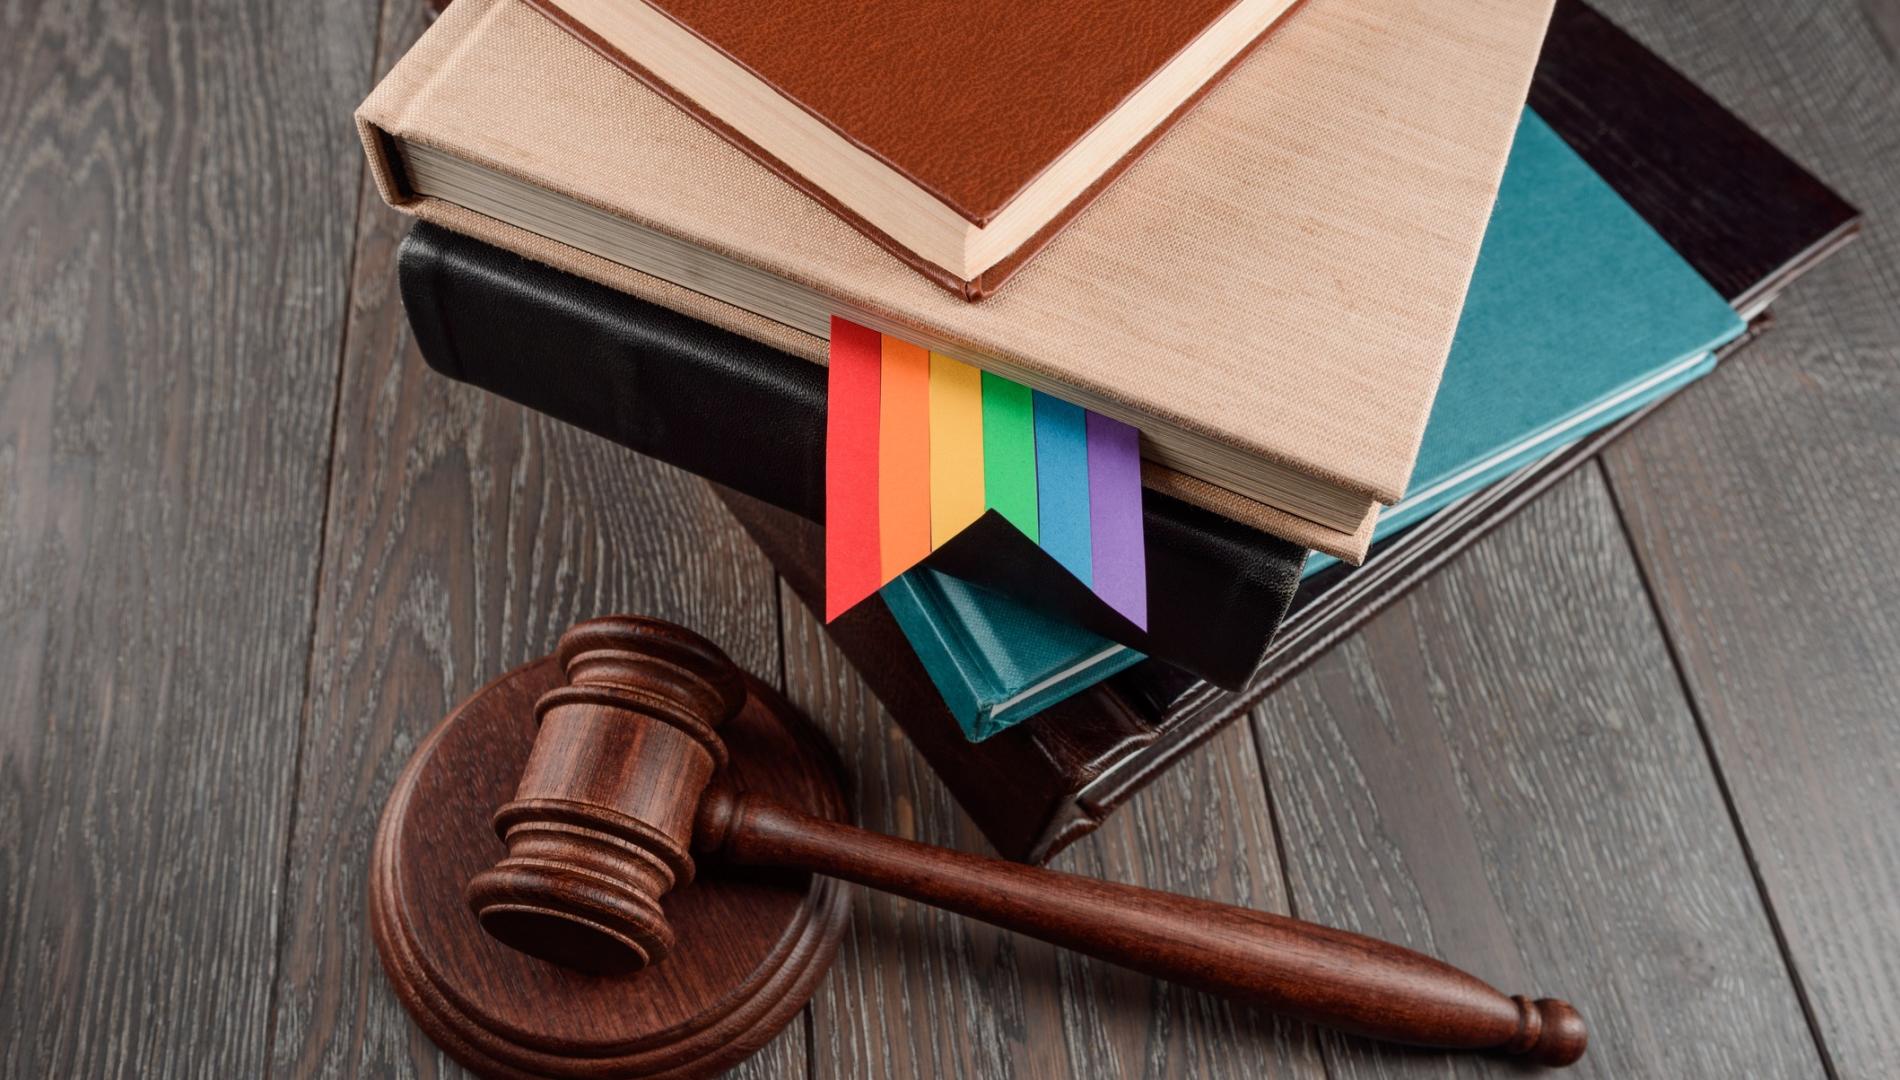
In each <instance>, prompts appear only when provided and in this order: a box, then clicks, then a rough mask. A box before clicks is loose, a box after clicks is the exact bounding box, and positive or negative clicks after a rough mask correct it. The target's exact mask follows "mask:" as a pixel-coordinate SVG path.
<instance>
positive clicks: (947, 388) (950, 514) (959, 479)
mask: <svg viewBox="0 0 1900 1080" xmlns="http://www.w3.org/2000/svg"><path fill="white" fill-rule="evenodd" d="M982 516H983V375H982V372H980V371H978V370H977V369H976V368H973V367H971V366H970V365H968V364H966V363H963V362H962V361H960V360H952V359H951V358H949V357H948V356H944V355H941V354H939V353H934V352H933V353H931V354H930V547H931V549H932V550H933V551H934V550H935V549H937V548H939V547H941V546H943V544H944V542H945V541H947V540H949V539H950V538H951V537H953V536H955V535H956V534H958V533H960V532H962V531H963V530H964V529H965V528H966V527H967V526H968V525H969V524H970V523H971V522H973V521H975V520H976V519H977V518H979V517H982Z"/></svg>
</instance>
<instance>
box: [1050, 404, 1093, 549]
mask: <svg viewBox="0 0 1900 1080" xmlns="http://www.w3.org/2000/svg"><path fill="white" fill-rule="evenodd" d="M1035 413H1036V488H1037V497H1038V504H1037V506H1038V513H1037V525H1038V531H1039V532H1040V533H1041V535H1040V536H1038V537H1037V542H1038V543H1040V544H1041V545H1042V550H1044V551H1046V552H1048V553H1049V554H1050V555H1051V556H1052V557H1053V558H1054V559H1055V560H1056V561H1057V562H1059V563H1061V564H1062V565H1063V566H1064V567H1067V568H1068V571H1069V572H1070V573H1072V574H1074V575H1075V576H1076V577H1077V578H1078V579H1080V580H1081V581H1082V582H1083V583H1084V584H1089V583H1091V582H1092V577H1093V575H1092V571H1091V566H1092V563H1093V559H1094V550H1093V545H1092V543H1091V541H1090V538H1089V443H1088V430H1087V421H1086V419H1085V416H1086V414H1085V413H1084V412H1083V410H1082V408H1081V407H1080V406H1078V405H1071V404H1069V403H1068V402H1066V401H1061V400H1059V399H1057V398H1052V397H1050V396H1049V395H1047V394H1044V393H1041V392H1037V394H1036V396H1035Z"/></svg>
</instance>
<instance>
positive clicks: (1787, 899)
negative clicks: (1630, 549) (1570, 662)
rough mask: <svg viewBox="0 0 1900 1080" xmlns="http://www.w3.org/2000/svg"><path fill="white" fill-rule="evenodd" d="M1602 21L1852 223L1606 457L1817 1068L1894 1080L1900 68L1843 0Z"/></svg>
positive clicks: (1898, 1047) (1694, 7)
mask: <svg viewBox="0 0 1900 1080" xmlns="http://www.w3.org/2000/svg"><path fill="white" fill-rule="evenodd" d="M1606 7H1607V8H1608V10H1609V11H1610V12H1611V13H1612V14H1613V15H1615V16H1616V17H1618V18H1620V19H1622V20H1623V21H1624V23H1625V25H1627V26H1628V27H1629V28H1630V29H1631V30H1632V31H1633V32H1635V33H1636V34H1638V35H1639V36H1640V37H1642V38H1643V39H1644V40H1645V41H1646V42H1648V43H1649V44H1650V45H1651V46H1652V47H1655V48H1657V49H1658V50H1659V51H1660V52H1662V53H1663V54H1664V55H1665V56H1669V57H1671V58H1672V59H1673V60H1674V61H1675V62H1676V63H1678V64H1679V65H1680V66H1682V67H1683V68H1684V69H1685V70H1686V71H1687V72H1688V73H1689V74H1690V75H1691V76H1692V77H1694V78H1696V79H1698V80H1700V81H1702V82H1703V83H1704V84H1705V85H1706V86H1708V88H1709V89H1710V90H1711V91H1712V92H1713V93H1714V94H1715V95H1716V96H1717V97H1719V98H1721V99H1722V100H1723V102H1724V103H1725V104H1727V105H1728V106H1729V107H1731V108H1733V109H1735V110H1736V111H1737V112H1739V113H1740V114H1741V115H1742V116H1743V117H1744V118H1746V119H1747V120H1749V121H1750V122H1752V123H1754V124H1756V125H1757V126H1759V127H1760V128H1761V129H1762V130H1763V131H1764V132H1765V133H1767V134H1768V135H1769V136H1770V137H1771V138H1772V139H1774V140H1775V142H1776V143H1778V144H1779V145H1780V146H1781V147H1783V148H1784V149H1785V150H1787V151H1788V152H1789V153H1791V154H1793V155H1794V156H1795V157H1797V158H1800V159H1801V160H1802V161H1804V162H1805V163H1807V164H1808V165H1809V167H1811V168H1813V169H1814V170H1815V171H1816V172H1817V173H1818V174H1819V175H1820V176H1822V177H1823V178H1825V179H1826V180H1828V181H1829V182H1830V183H1832V184H1834V185H1836V186H1837V187H1839V188H1840V189H1841V191H1842V192H1843V193H1844V194H1845V195H1846V196H1847V197H1848V198H1849V199H1850V200H1852V201H1854V202H1856V203H1858V204H1859V205H1860V206H1861V207H1862V209H1863V210H1864V211H1865V212H1866V215H1867V226H1866V231H1865V234H1864V236H1863V237H1862V238H1861V240H1860V241H1858V242H1857V243H1855V244H1854V245H1852V246H1850V247H1849V248H1847V249H1846V250H1845V251H1843V252H1842V253H1841V254H1840V255H1839V256H1838V257H1836V258H1835V259H1834V260H1833V261H1832V262H1830V263H1829V264H1828V265H1826V266H1825V267H1823V268H1822V269H1821V270H1820V271H1819V272H1817V273H1816V274H1815V275H1814V276H1813V277H1811V278H1809V279H1807V280H1805V281H1803V282H1801V283H1800V284H1799V285H1798V286H1797V287H1796V288H1795V289H1794V290H1793V291H1792V292H1791V293H1790V295H1788V296H1786V297H1784V298H1783V299H1782V301H1781V302H1780V303H1778V304H1777V305H1776V309H1775V310H1776V313H1777V315H1778V320H1777V325H1776V328H1775V330H1774V332H1773V333H1771V334H1769V335H1767V337H1766V338H1764V339H1763V341H1762V342H1761V343H1760V344H1759V345H1757V346H1756V347H1755V348H1753V349H1751V350H1750V351H1749V352H1747V353H1745V354H1743V356H1742V357H1741V358H1740V359H1739V362H1737V363H1736V364H1734V365H1732V366H1730V367H1728V368H1726V369H1724V370H1723V371H1721V372H1720V373H1718V374H1717V376H1716V377H1714V378H1712V379H1710V380H1709V381H1708V383H1707V384H1706V385H1704V386H1701V387H1698V388H1696V390H1695V391H1694V392H1692V393H1689V394H1687V395H1685V396H1684V398H1683V399H1682V400H1681V401H1679V402H1677V403H1675V405H1674V407H1672V408H1670V409H1668V410H1667V411H1665V412H1664V413H1663V414H1662V415H1660V416H1659V417H1657V418H1656V419H1654V420H1652V421H1651V422H1650V423H1648V424H1646V425H1644V426H1643V427H1642V428H1641V429H1640V430H1638V431H1637V432H1636V433H1635V434H1634V435H1633V436H1632V437H1631V438H1628V439H1625V440H1623V441H1622V442H1621V443H1620V444H1618V445H1617V446H1616V447H1614V448H1613V449H1612V450H1611V451H1610V452H1609V454H1607V455H1606V457H1605V464H1606V466H1607V469H1608V474H1609V477H1610V480H1611V486H1612V490H1613V492H1614V494H1615V496H1616V499H1617V501H1618V504H1619V506H1620V508H1621V510H1622V512H1623V513H1624V515H1625V517H1626V518H1627V519H1628V525H1629V531H1630V534H1631V537H1632V541H1633V544H1634V546H1635V549H1636V552H1637V554H1638V556H1639V557H1640V560H1641V564H1642V567H1643V571H1644V573H1645V574H1646V576H1647V578H1648V581H1649V583H1650V585H1651V587H1652V589H1653V591H1654V592H1655V595H1656V603H1657V607H1658V609H1659V611H1660V614H1661V618H1662V622H1663V625H1664V627H1665V628H1666V629H1667V631H1668V633H1669V635H1670V637H1671V640H1672V641H1673V643H1674V649H1675V653H1676V655H1677V657H1678V659H1679V661H1680V663H1681V667H1682V670H1683V678H1684V682H1685V683H1686V685H1687V686H1688V688H1689V690H1690V693H1691V695H1692V699H1693V702H1694V705H1695V708H1696V710H1697V712H1698V714H1699V715H1700V718H1701V721H1702V723H1703V725H1704V726H1705V728H1706V729H1707V736H1708V740H1709V743H1710V744H1711V746H1712V747H1713V749H1714V752H1715V754H1716V758H1717V760H1718V761H1719V762H1720V764H1721V766H1722V769H1723V773H1724V775H1725V777H1726V780H1727V783H1728V789H1729V792H1730V794H1731V795H1732V797H1733V800H1734V805H1735V813H1736V816H1737V818H1738V820H1739V821H1740V822H1741V824H1742V826H1743V830H1744V833H1745V835H1746V836H1747V838H1748V841H1749V843H1750V845H1751V847H1752V850H1753V855H1754V859H1755V862H1756V864H1757V868H1758V871H1759V873H1760V875H1761V880H1762V884H1763V886H1764V888H1765V889H1766V893H1767V896H1768V898H1769V901H1770V903H1771V905H1772V907H1773V909H1774V911H1775V913H1776V914H1777V916H1778V920H1779V925H1780V930H1781V932H1782V934H1783V935H1784V936H1785V938H1786V941H1787V947H1788V950H1789V952H1790V954H1791V956H1792V959H1793V964H1794V969H1795V971H1796V973H1797V975H1798V976H1799V978H1800V980H1801V983H1802V985H1803V986H1804V987H1805V988H1806V991H1807V993H1808V997H1809V1002H1810V1005H1811V1007H1812V1009H1813V1012H1814V1016H1815V1023H1816V1026H1817V1028H1818V1029H1819V1031H1820V1032H1821V1034H1822V1036H1823V1039H1824V1042H1825V1044H1826V1048H1827V1051H1828V1053H1829V1054H1830V1056H1831V1058H1832V1064H1833V1067H1834V1069H1835V1071H1836V1073H1837V1074H1838V1075H1841V1076H1872V1075H1881V1074H1891V1073H1892V1072H1893V1070H1894V1068H1895V1066H1896V1065H1897V1064H1900V1031H1896V1029H1895V1026H1894V1024H1893V1018H1894V1017H1895V1016H1896V1015H1900V842H1897V841H1896V839H1895V837H1896V835H1900V831H1897V830H1896V826H1900V794H1897V792H1900V788H1897V787H1896V782H1895V778H1896V777H1897V776H1900V724H1896V722H1895V718H1896V717H1900V614H1897V613H1900V576H1896V574H1895V573H1894V567H1895V566H1896V565H1900V532H1897V531H1896V530H1895V528H1894V523H1895V518H1894V498H1895V492H1896V491H1897V490H1900V420H1897V419H1896V418H1900V123H1896V117H1900V69H1897V68H1896V66H1895V65H1894V63H1893V62H1892V58H1891V54H1889V53H1887V52H1886V51H1885V50H1884V49H1883V48H1882V47H1881V45H1880V43H1879V42H1878V41H1877V40H1876V39H1875V38H1874V36H1872V35H1871V34H1870V32H1869V29H1870V28H1869V23H1868V20H1867V18H1866V17H1865V14H1864V13H1863V12H1862V11H1861V10H1860V9H1858V8H1857V7H1856V5H1855V4H1853V3H1850V2H1847V0H1830V2H1828V3H1819V4H1802V5H1774V4H1755V5H1748V6H1746V7H1737V6H1736V5H1732V4H1724V3H1716V2H1702V3H1694V4H1677V5H1652V4H1639V3H1633V2H1629V0H1617V2H1615V3H1610V4H1607V5H1606ZM1875 10H1876V11H1878V10H1884V11H1885V12H1887V14H1888V16H1889V17H1891V15H1892V14H1893V13H1894V12H1895V10H1896V9H1895V7H1894V6H1893V5H1892V4H1891V3H1883V4H1879V5H1876V6H1875ZM1886 25H1888V26H1892V25H1894V24H1893V23H1892V21H1891V18H1889V21H1888V22H1887V23H1886Z"/></svg>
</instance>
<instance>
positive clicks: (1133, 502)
mask: <svg viewBox="0 0 1900 1080" xmlns="http://www.w3.org/2000/svg"><path fill="white" fill-rule="evenodd" d="M1088 438H1089V531H1090V533H1091V534H1092V535H1093V540H1092V549H1093V554H1094V558H1093V560H1092V561H1093V564H1094V566H1093V570H1094V572H1093V574H1092V576H1091V578H1090V581H1089V585H1090V587H1092V588H1093V589H1094V590H1095V595H1097V596H1099V597H1101V598H1102V599H1103V601H1105V602H1106V603H1107V604H1108V606H1109V607H1112V608H1114V609H1115V610H1116V611H1119V612H1121V613H1122V615H1123V616H1124V617H1126V618H1127V619H1128V621H1129V622H1132V623H1134V624H1135V625H1136V626H1138V627H1140V628H1142V629H1143V630H1146V629H1148V552H1147V545H1146V544H1145V543H1144V542H1143V540H1142V525H1141V436H1140V434H1139V433H1138V432H1137V431H1136V430H1135V429H1134V428H1132V427H1129V426H1128V425H1127V424H1124V423H1122V422H1121V421H1119V420H1110V419H1109V418H1108V417H1106V416H1097V415H1095V414H1094V413H1089V414H1088Z"/></svg>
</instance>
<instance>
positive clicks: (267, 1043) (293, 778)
mask: <svg viewBox="0 0 1900 1080" xmlns="http://www.w3.org/2000/svg"><path fill="white" fill-rule="evenodd" d="M388 19H389V2H388V0H378V3H377V6H376V20H375V24H374V25H375V34H376V40H375V42H374V43H373V44H372V46H371V48H370V73H371V75H374V74H375V73H376V72H378V71H381V70H382V68H383V39H384V32H385V30H386V29H387V27H386V26H385V23H386V22H387V21H388ZM365 170H366V165H365V164H364V162H363V161H362V159H360V158H359V159H357V167H356V206H355V209H354V211H353V212H352V214H351V215H350V247H349V254H348V255H347V256H346V257H345V259H344V265H343V332H342V333H340V334H338V335H337V346H336V364H335V376H334V377H333V379H332V380H331V383H330V430H329V440H328V442H329V447H328V451H329V452H328V453H327V454H325V455H324V459H323V495H322V500H323V502H322V506H321V507H320V508H319V513H318V517H317V552H316V556H317V565H316V571H315V573H314V574H313V579H314V580H313V581H312V582H311V586H310V588H311V593H310V624H309V628H308V633H307V634H306V635H305V640H307V641H308V642H309V644H308V645H307V646H306V648H305V652H304V669H303V702H302V707H301V708H299V709H298V710H297V730H296V732H295V734H296V737H297V742H296V750H295V751H294V752H293V753H292V754H291V758H290V763H291V772H290V808H289V810H288V811H287V812H286V813H285V816H284V858H283V863H282V865H280V866H279V867H278V870H277V927H276V933H275V935H274V937H275V938H276V940H275V941H274V942H273V943H272V946H271V978H270V989H269V990H268V991H267V992H266V995H265V1002H264V1015H265V1017H266V1018H267V1019H266V1021H265V1025H264V1057H263V1061H262V1065H263V1067H264V1069H265V1070H266V1071H267V1072H274V1071H275V1066H274V1059H275V1057H276V1054H277V1016H278V1008H279V1006H280V1005H281V1000H280V997H281V995H280V994H279V992H278V986H279V984H280V982H281V980H282V976H283V970H284V949H285V948H286V947H287V946H288V944H289V941H288V937H289V926H290V916H291V897H290V867H291V862H292V860H293V858H294V857H295V855H296V842H297V808H298V806H299V804H300V802H301V800H302V797H303V767H304V734H305V732H307V731H308V730H309V728H310V698H311V692H312V690H313V688H314V686H315V684H316V672H317V620H318V618H319V617H320V616H321V614H322V612H323V586H324V569H325V566H326V565H327V563H328V556H329V551H330V513H331V509H330V508H331V503H332V498H331V496H332V493H333V489H334V487H335V483H336V449H337V429H338V428H339V427H340V426H341V416H342V410H343V371H344V368H345V366H346V365H347V364H348V363H349V356H350V330H351V329H352V327H353V326H354V324H355V319H354V318H353V317H352V312H354V311H355V309H356V264H357V258H358V256H359V255H360V253H361V251H362V244H363V211H364V207H365V205H366V202H367V201H366V198H365V195H364V187H365V186H366V185H365Z"/></svg>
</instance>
